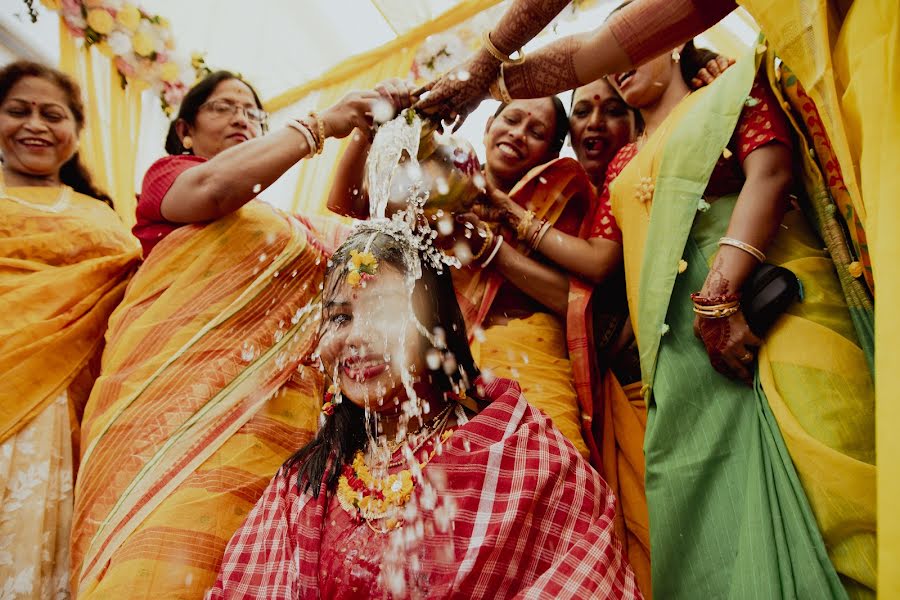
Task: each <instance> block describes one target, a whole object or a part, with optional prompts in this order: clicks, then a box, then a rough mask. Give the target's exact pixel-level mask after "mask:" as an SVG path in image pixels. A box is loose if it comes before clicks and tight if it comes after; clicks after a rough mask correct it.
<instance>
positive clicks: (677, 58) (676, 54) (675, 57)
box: [672, 49, 681, 63]
mask: <svg viewBox="0 0 900 600" xmlns="http://www.w3.org/2000/svg"><path fill="white" fill-rule="evenodd" d="M672 60H674V61H675V62H676V63H678V62H681V52H679V51H678V50H677V49H675V50H672Z"/></svg>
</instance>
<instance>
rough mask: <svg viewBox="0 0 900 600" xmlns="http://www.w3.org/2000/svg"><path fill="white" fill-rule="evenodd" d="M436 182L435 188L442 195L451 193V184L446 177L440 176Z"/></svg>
mask: <svg viewBox="0 0 900 600" xmlns="http://www.w3.org/2000/svg"><path fill="white" fill-rule="evenodd" d="M434 183H435V189H436V190H437V193H438V194H440V195H441V196H446V195H447V194H449V193H450V184H449V183H447V180H446V179H444V178H443V177H438V178H437V180H436V181H435V182H434Z"/></svg>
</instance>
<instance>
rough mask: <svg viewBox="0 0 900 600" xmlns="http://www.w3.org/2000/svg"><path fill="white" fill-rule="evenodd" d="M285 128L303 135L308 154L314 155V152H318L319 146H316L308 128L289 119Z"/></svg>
mask: <svg viewBox="0 0 900 600" xmlns="http://www.w3.org/2000/svg"><path fill="white" fill-rule="evenodd" d="M287 126H288V127H290V128H291V129H293V130H295V131H299V132H300V133H301V134H302V135H303V138H304V139H305V140H306V144H307V146H309V151H310V154H316V152H318V150H319V146H318V145H317V144H316V138H315V137H314V136H313V134H312V132H311V131H310V130H309V127H307V126H306V125H304V124H303V123H301V122H300V121H298V120H296V119H291V120H290V121H288V122H287Z"/></svg>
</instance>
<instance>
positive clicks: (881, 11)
mask: <svg viewBox="0 0 900 600" xmlns="http://www.w3.org/2000/svg"><path fill="white" fill-rule="evenodd" d="M740 4H742V5H743V6H744V7H745V8H746V9H747V10H748V11H749V12H750V14H751V15H753V17H754V18H755V19H756V21H757V22H758V23H759V24H760V26H761V28H762V30H763V32H765V34H766V36H767V37H768V38H769V40H770V42H771V43H772V44H773V46H774V48H775V49H776V51H777V53H778V54H779V56H780V57H781V58H783V59H784V61H785V63H786V64H788V65H790V67H791V69H792V70H793V71H794V72H795V73H796V74H797V77H798V78H799V79H800V82H801V83H802V84H803V86H804V87H805V88H806V90H807V92H808V93H809V94H810V96H811V97H812V99H813V100H814V101H815V103H816V107H817V108H818V110H819V112H820V113H821V114H822V120H823V122H824V124H825V127H826V130H827V133H828V136H829V141H830V142H831V144H832V146H833V147H834V151H835V155H836V156H837V158H838V161H839V162H840V165H841V172H842V174H843V177H844V181H845V183H846V184H847V188H848V190H849V192H850V195H851V197H852V199H853V207H854V209H855V210H856V212H857V214H858V215H859V217H860V219H861V220H862V222H863V224H864V226H865V230H866V235H867V237H868V240H869V253H870V256H871V258H872V267H873V273H874V277H875V286H876V289H877V294H878V297H877V299H876V302H877V308H876V320H875V348H876V354H875V373H876V380H875V390H876V399H877V400H876V402H877V404H876V434H875V435H876V439H877V452H876V454H877V457H878V474H879V475H878V498H877V502H878V506H879V511H878V562H879V569H878V591H879V595H880V596H881V597H883V598H896V597H898V596H900V571H898V570H897V569H896V565H897V564H898V563H900V515H898V514H897V511H895V510H893V507H894V505H895V504H896V502H897V498H900V479H898V478H897V474H898V473H900V436H898V435H897V428H898V426H900V402H898V397H900V380H898V379H897V375H896V374H897V372H898V369H900V359H898V354H897V352H896V351H895V350H894V345H895V341H896V340H897V338H898V336H900V319H898V318H897V317H896V308H895V307H896V306H897V303H898V301H900V277H898V276H897V271H896V268H897V267H896V265H897V264H898V260H900V237H898V236H897V234H896V227H897V223H898V222H900V204H898V203H897V201H896V196H897V189H898V188H900V170H898V169H897V164H898V161H900V119H898V118H897V115H898V114H900V5H898V3H897V0H856V1H854V2H847V1H842V2H839V1H836V0H803V1H802V2H778V1H776V0H740Z"/></svg>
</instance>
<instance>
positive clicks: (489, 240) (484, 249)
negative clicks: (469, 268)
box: [472, 227, 494, 262]
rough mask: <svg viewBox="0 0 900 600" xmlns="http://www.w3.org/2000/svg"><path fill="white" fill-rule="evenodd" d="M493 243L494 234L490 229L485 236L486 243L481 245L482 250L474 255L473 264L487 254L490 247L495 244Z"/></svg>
mask: <svg viewBox="0 0 900 600" xmlns="http://www.w3.org/2000/svg"><path fill="white" fill-rule="evenodd" d="M493 241H494V232H493V231H491V228H490V227H488V228H487V233H485V235H484V243H483V244H481V248H479V249H478V252H476V253H475V254H473V255H472V262H475V261H476V260H478V259H480V258H481V257H482V256H484V253H485V252H487V249H488V248H489V247H490V245H491V244H492V243H493Z"/></svg>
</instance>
